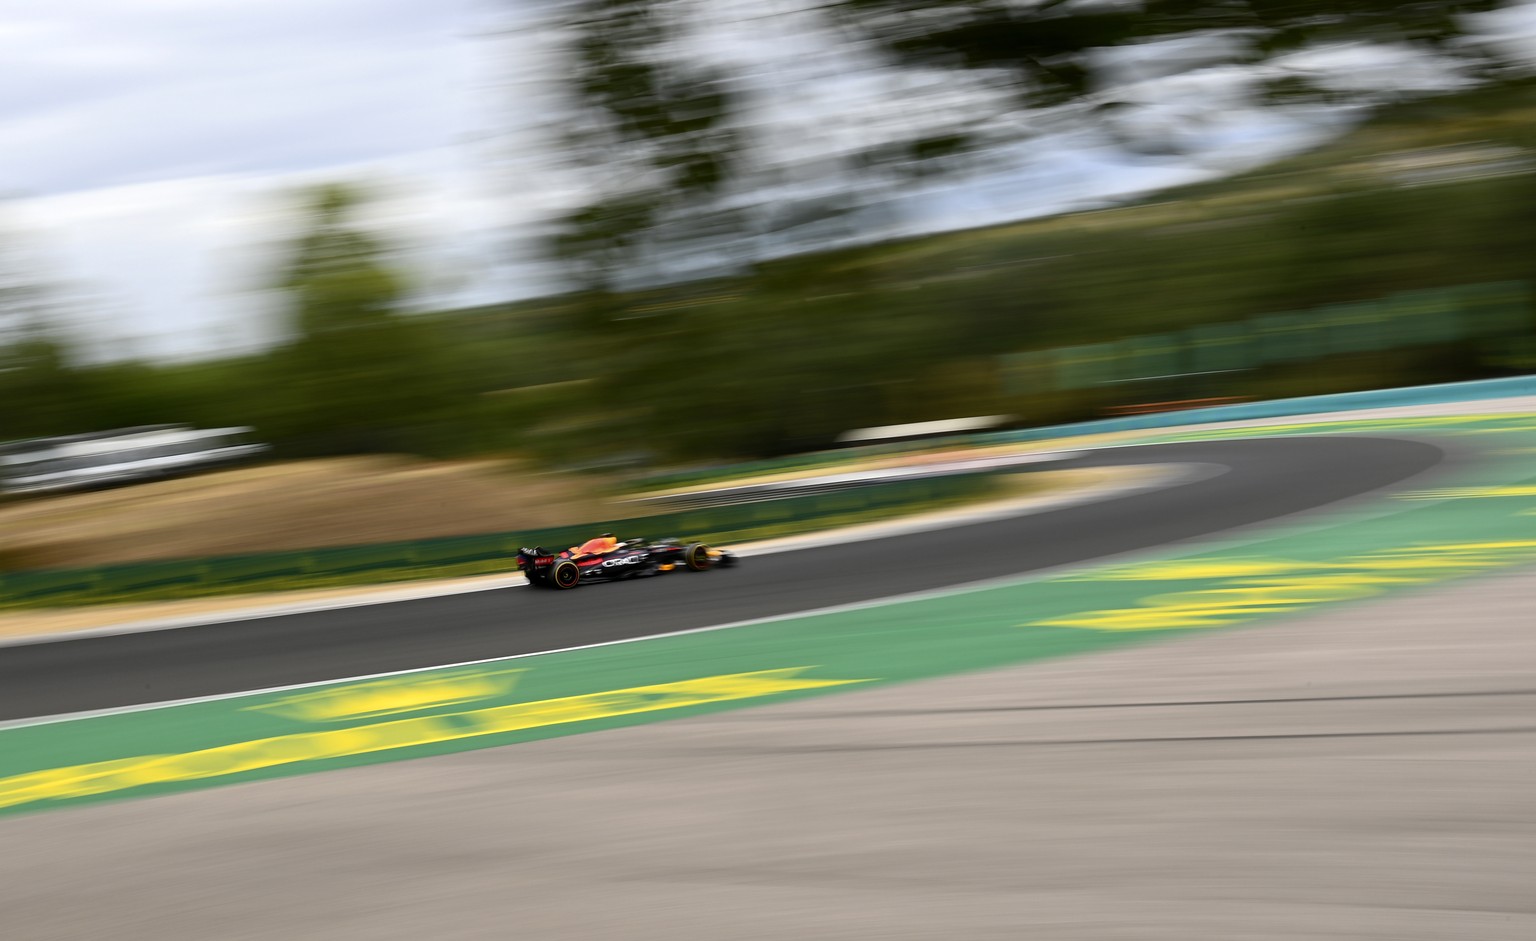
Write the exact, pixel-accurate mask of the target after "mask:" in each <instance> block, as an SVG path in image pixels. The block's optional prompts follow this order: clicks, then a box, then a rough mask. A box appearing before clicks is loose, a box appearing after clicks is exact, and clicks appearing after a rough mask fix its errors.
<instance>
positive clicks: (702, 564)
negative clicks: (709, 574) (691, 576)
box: [683, 542, 715, 572]
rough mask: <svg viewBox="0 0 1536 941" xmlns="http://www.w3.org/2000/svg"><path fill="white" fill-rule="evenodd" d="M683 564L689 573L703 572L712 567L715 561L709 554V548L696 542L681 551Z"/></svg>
mask: <svg viewBox="0 0 1536 941" xmlns="http://www.w3.org/2000/svg"><path fill="white" fill-rule="evenodd" d="M683 564H684V565H686V566H688V571H690V572H703V571H707V570H708V569H709V568H710V567H711V566H712V565H714V564H715V560H714V558H713V557H712V556H710V554H709V546H706V545H704V543H702V542H696V543H694V544H692V545H690V546H689V547H688V548H687V549H684V550H683Z"/></svg>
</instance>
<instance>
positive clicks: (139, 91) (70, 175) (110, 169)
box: [0, 0, 1536, 359]
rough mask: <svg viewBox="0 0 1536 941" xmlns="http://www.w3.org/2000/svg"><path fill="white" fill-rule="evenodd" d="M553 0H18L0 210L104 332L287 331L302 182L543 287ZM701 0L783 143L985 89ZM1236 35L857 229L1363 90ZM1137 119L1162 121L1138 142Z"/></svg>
mask: <svg viewBox="0 0 1536 941" xmlns="http://www.w3.org/2000/svg"><path fill="white" fill-rule="evenodd" d="M540 2H541V0H510V2H500V3H498V2H496V0H435V2H430V3H424V2H421V0H260V2H253V0H131V2H125V0H48V2H43V0H6V3H5V5H4V10H3V12H0V61H4V62H5V63H6V67H7V81H6V82H5V83H4V84H3V85H0V195H3V196H8V197H9V201H8V203H6V204H0V228H3V229H4V230H8V231H13V232H15V231H19V232H20V233H22V235H23V236H24V237H25V239H26V240H27V242H28V248H29V251H30V253H31V254H32V255H33V256H34V257H36V258H37V259H39V261H38V269H39V272H40V276H45V277H47V278H48V279H50V280H54V281H57V282H59V283H61V284H63V285H65V286H66V287H67V289H68V291H69V292H70V293H71V294H73V295H75V296H77V297H78V298H80V300H81V301H82V303H81V304H79V305H78V309H79V310H80V311H81V313H80V314H79V315H78V318H79V319H77V320H76V322H74V323H73V324H72V325H71V326H72V328H73V329H74V330H75V331H76V332H77V333H78V334H79V335H80V336H82V337H85V338H87V339H88V343H87V354H88V355H90V356H91V357H92V358H98V359H108V358H119V357H125V356H153V357H157V358H178V357H197V356H206V355H210V354H213V353H219V352H230V351H238V350H244V349H254V348H258V347H260V346H262V345H264V344H268V343H270V342H273V341H274V340H275V339H277V338H278V336H279V335H280V333H279V326H278V322H277V321H276V320H275V318H274V317H273V316H272V313H273V310H274V304H275V298H274V297H273V295H272V294H271V293H270V292H263V291H261V290H259V288H260V287H261V285H262V284H263V283H264V282H265V281H266V280H267V279H268V278H269V277H270V271H271V268H272V266H273V265H274V263H275V261H274V257H275V256H274V246H275V245H277V244H279V243H280V241H281V240H282V239H283V238H284V237H285V236H287V235H288V234H290V228H291V224H292V218H293V217H292V212H291V209H292V202H291V194H292V193H293V192H294V191H295V189H296V188H297V187H299V186H302V185H304V184H306V183H313V182H321V181H328V180H355V181H361V182H363V183H365V184H367V185H368V186H369V187H370V188H371V189H372V190H373V192H374V193H375V194H376V195H377V196H378V197H379V202H378V204H377V206H378V209H377V212H378V213H379V214H380V218H381V219H382V220H383V221H384V222H386V223H387V225H388V228H389V229H390V230H391V231H393V232H397V233H399V234H400V235H401V236H402V237H403V238H405V239H406V240H407V241H408V242H409V243H410V247H411V249H412V250H411V252H410V253H409V255H408V256H407V257H408V258H409V259H410V263H411V265H412V266H413V274H414V276H415V281H416V283H417V285H418V288H419V289H420V295H421V297H422V298H423V300H424V302H427V301H429V302H431V303H439V304H442V303H476V302H486V301H492V300H498V299H505V298H510V297H516V296H531V295H535V294H538V293H541V292H544V291H547V290H549V289H550V288H551V287H552V286H553V285H554V282H553V281H552V279H551V274H550V272H549V271H548V270H547V269H546V268H545V267H544V266H542V265H540V264H539V263H538V262H537V261H536V259H535V256H534V252H533V249H532V244H533V243H532V233H533V231H534V229H533V227H534V225H535V224H536V223H537V222H538V221H539V220H540V219H542V218H545V217H547V216H548V215H549V214H550V213H553V212H555V211H558V210H559V209H560V208H562V207H565V206H569V205H572V204H573V203H574V202H575V201H576V200H578V199H579V198H580V194H581V189H580V187H579V185H577V184H576V183H575V182H573V180H572V179H571V178H570V177H569V175H568V174H565V173H564V172H562V170H561V168H560V167H559V164H558V161H556V160H553V159H551V157H550V154H549V153H548V152H547V146H546V145H547V138H546V137H544V136H542V135H543V130H542V129H543V127H544V125H545V124H547V119H548V117H549V114H550V111H549V108H550V102H549V100H548V97H547V96H548V93H549V91H550V89H551V88H552V87H553V86H551V84H550V83H551V80H552V79H553V80H555V81H558V77H559V66H558V62H556V61H555V60H553V59H552V58H551V57H550V53H549V49H548V48H547V47H546V46H545V45H543V44H541V43H540V42H538V41H537V40H536V38H535V36H536V34H534V33H533V32H531V31H528V30H527V29H526V28H525V27H526V25H527V22H528V17H529V16H531V15H532V14H534V13H536V12H537V11H538V10H539V9H540V7H539V3H540ZM709 3H710V5H711V8H712V9H713V10H714V15H712V16H710V17H708V18H707V20H706V25H705V26H703V27H701V28H700V29H699V31H698V32H697V33H696V34H695V35H694V36H693V37H692V38H691V42H692V43H693V49H692V54H694V55H696V56H697V57H698V58H699V60H700V61H714V62H719V63H722V64H725V65H728V66H730V67H731V68H733V69H736V70H738V71H739V73H740V74H741V76H742V80H743V81H744V82H745V83H747V85H748V87H750V88H752V89H754V90H755V92H756V100H757V101H758V102H759V105H758V106H757V111H756V113H755V116H754V124H755V126H756V127H757V129H758V131H759V132H760V134H761V135H762V138H763V139H764V140H766V141H770V142H779V143H778V144H776V146H778V147H779V148H780V149H781V153H780V156H781V157H782V159H783V160H784V161H786V162H790V163H793V162H794V161H797V160H805V159H808V158H809V157H814V156H815V153H816V152H817V148H821V149H823V150H836V149H838V148H839V147H845V146H848V145H849V143H850V140H849V136H850V135H852V136H853V137H860V136H866V137H867V136H869V135H876V136H878V135H879V134H882V133H886V132H887V131H888V130H889V125H890V122H892V121H902V120H905V121H910V120H911V119H912V115H913V114H914V113H920V112H923V111H924V109H927V111H928V112H929V113H933V114H942V113H944V112H945V111H946V110H947V109H952V108H955V107H964V106H965V105H966V103H967V102H977V101H981V100H982V98H984V96H985V92H984V91H980V90H972V91H963V92H960V93H957V92H955V91H954V90H953V89H952V88H950V87H948V86H946V85H943V84H940V83H937V82H933V81H925V80H924V79H923V77H922V76H917V77H915V78H913V77H910V76H909V77H908V78H907V79H904V80H902V81H896V80H894V79H893V78H892V77H891V75H890V74H889V73H886V72H883V71H882V70H881V69H880V68H879V67H878V64H877V63H874V62H872V61H870V60H869V59H868V58H867V57H866V56H864V55H863V54H862V53H860V52H859V51H858V50H853V51H850V50H848V49H847V48H846V47H844V46H840V45H839V44H838V43H837V42H836V41H835V40H834V38H833V37H832V35H831V33H830V32H828V31H826V30H823V29H820V28H818V26H817V24H816V23H815V21H814V17H815V14H813V13H810V12H808V11H806V10H804V9H803V8H802V7H801V6H800V5H799V2H798V0H772V3H771V4H769V3H768V0H750V2H749V0H709ZM765 4H767V5H766V6H765ZM770 8H771V9H772V10H773V11H774V12H776V13H777V14H778V15H776V16H773V17H765V16H764V15H763V12H764V10H767V9H770ZM1533 13H1536V4H1533V3H1521V4H1517V5H1515V6H1512V7H1511V8H1510V9H1507V10H1504V11H1502V12H1501V13H1499V14H1496V15H1493V16H1490V17H1488V18H1487V19H1486V21H1485V22H1483V23H1481V24H1480V28H1482V29H1484V31H1485V32H1487V33H1489V34H1491V35H1494V36H1496V37H1498V38H1499V40H1500V41H1501V43H1503V45H1504V46H1505V47H1506V48H1505V51H1506V52H1508V53H1510V54H1512V55H1515V56H1517V57H1524V58H1525V59H1526V60H1527V61H1531V60H1533V59H1536V56H1533V54H1532V50H1533V49H1536V41H1533V40H1536V16H1533V15H1532V14H1533ZM1242 42H1243V40H1242V38H1241V37H1234V36H1230V35H1219V34H1206V35H1201V36H1195V37H1188V38H1184V39H1180V40H1176V41H1174V42H1173V43H1163V44H1158V45H1153V44H1143V45H1139V46H1136V47H1132V48H1122V49H1117V50H1108V51H1105V52H1104V53H1103V54H1102V55H1101V56H1099V57H1097V60H1096V63H1095V64H1096V67H1097V68H1099V69H1100V70H1101V72H1102V74H1103V75H1104V76H1105V81H1106V83H1107V84H1110V85H1113V86H1114V87H1115V88H1116V89H1117V90H1118V91H1117V93H1118V94H1120V95H1121V97H1122V98H1123V99H1124V100H1125V101H1127V102H1129V103H1130V104H1131V105H1132V107H1129V108H1127V109H1125V110H1124V112H1123V115H1122V117H1121V118H1120V119H1119V121H1120V122H1121V126H1119V127H1108V126H1102V125H1093V126H1090V125H1082V124H1078V125H1068V126H1062V127H1059V128H1055V129H1051V130H1048V131H1046V132H1045V133H1043V134H1042V135H1040V136H1037V137H1036V138H1035V139H1034V140H1033V141H1032V142H1031V143H1029V144H1028V145H1013V146H1004V147H1001V148H999V149H998V150H997V151H996V152H994V153H992V154H990V155H989V159H988V161H986V163H985V165H984V166H981V167H978V168H976V169H975V170H973V171H972V172H970V173H968V174H966V175H964V176H961V177H958V178H955V179H949V180H941V181H936V182H933V183H931V184H928V185H925V186H922V187H915V188H913V189H912V190H911V191H910V192H909V193H908V194H907V195H905V196H904V197H903V198H902V200H901V201H900V205H898V206H896V207H894V208H895V209H896V210H897V211H895V212H891V213H887V214H885V215H883V216H882V217H880V221H878V222H876V221H874V220H871V222H870V227H871V231H872V232H873V234H876V235H882V236H890V235H908V234H915V233H917V232H921V231H935V230H941V229H948V228H961V227H966V226H970V225H983V224H989V223H993V222H999V221H1004V220H1006V219H1009V218H1021V217H1024V216H1028V215H1037V214H1041V213H1047V212H1056V211H1062V210H1063V209H1068V208H1074V207H1080V206H1091V205H1095V204H1102V203H1103V202H1104V201H1107V200H1111V199H1114V198H1116V197H1118V196H1121V195H1125V194H1130V193H1137V192H1143V191H1146V190H1148V189H1154V188H1158V187H1162V186H1168V185H1174V184H1178V183H1184V182H1190V181H1193V180H1196V179H1204V178H1209V177H1210V176H1214V175H1221V174H1223V173H1230V172H1233V171H1235V170H1239V169H1243V168H1245V167H1248V166H1252V165H1254V164H1255V163H1259V162H1263V161H1265V160H1270V159H1274V158H1275V157H1277V156H1280V155H1283V154H1285V153H1289V152H1293V151H1295V150H1298V149H1301V148H1304V147H1308V146H1312V145H1315V144H1316V143H1318V142H1320V141H1321V140H1324V139H1326V138H1327V137H1328V136H1330V135H1332V134H1335V133H1338V132H1339V131H1340V130H1342V129H1343V128H1345V127H1347V126H1348V125H1349V122H1350V121H1352V120H1354V119H1355V118H1356V117H1358V110H1357V109H1356V110H1351V109H1328V110H1319V109H1316V108H1312V109H1307V108H1292V109H1273V108H1260V107H1257V105H1256V102H1255V100H1254V93H1255V88H1256V81H1257V79H1258V78H1259V77H1261V75H1260V73H1259V72H1258V71H1256V70H1255V69H1253V68H1251V67H1236V66H1233V65H1230V64H1227V63H1228V62H1229V60H1230V58H1231V56H1232V54H1233V52H1234V50H1235V49H1239V48H1240V47H1241V43H1242ZM1266 68H1269V69H1271V70H1273V69H1281V70H1290V71H1292V72H1295V73H1299V74H1307V75H1312V76H1314V77H1319V78H1320V80H1321V81H1324V82H1325V83H1332V84H1334V85H1335V86H1337V87H1342V88H1348V89H1371V88H1404V87H1416V88H1423V89H1425V90H1433V89H1444V88H1452V87H1456V86H1457V85H1458V84H1459V83H1460V82H1461V81H1462V80H1461V78H1460V76H1459V75H1457V74H1456V72H1455V70H1454V69H1448V68H1447V67H1446V66H1445V65H1444V64H1443V63H1439V62H1436V61H1433V60H1431V59H1429V58H1427V57H1425V56H1423V55H1421V54H1419V53H1417V52H1415V51H1413V50H1411V49H1407V48H1404V47H1373V48H1364V47H1330V48H1325V49H1315V50H1309V51H1306V52H1303V53H1299V54H1297V55H1295V56H1293V57H1291V58H1290V59H1289V60H1286V61H1282V62H1278V63H1271V64H1269V65H1268V66H1266ZM512 90H515V92H516V93H513V91H512ZM968 96H969V97H968ZM1033 119H1034V118H1033V116H1031V115H1029V114H1020V115H1012V116H1008V117H1007V118H1006V119H1005V120H1009V121H1016V122H1019V123H1024V124H1027V123H1028V122H1030V121H1031V120H1033ZM1001 130H1003V131H1006V130H1008V129H1007V128H1003V129H1001ZM1127 138H1134V139H1136V140H1137V141H1139V142H1140V143H1141V144H1143V145H1146V144H1148V143H1149V142H1150V143H1151V144H1152V145H1153V146H1141V147H1138V148H1129V149H1128V148H1127V147H1126V146H1125V143H1126V140H1127ZM854 142H855V143H856V141H854ZM806 185H811V186H814V185H815V184H806ZM801 195H804V194H801ZM877 226H879V227H882V228H880V229H879V230H878V231H874V229H875V227H877ZM835 239H836V236H830V237H829V240H831V241H835ZM769 249H770V250H772V249H773V246H769ZM778 249H779V250H786V249H785V246H778Z"/></svg>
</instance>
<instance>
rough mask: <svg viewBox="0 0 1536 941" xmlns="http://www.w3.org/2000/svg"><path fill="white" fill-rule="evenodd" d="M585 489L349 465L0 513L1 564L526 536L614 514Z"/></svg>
mask: <svg viewBox="0 0 1536 941" xmlns="http://www.w3.org/2000/svg"><path fill="white" fill-rule="evenodd" d="M598 489H599V488H598V486H597V485H596V484H594V483H592V482H587V481H579V480H573V479H571V478H566V477H557V476H551V475H543V474H535V473H531V472H528V471H526V470H522V469H520V468H518V467H516V466H514V465H510V464H507V463H503V462H493V461H477V462H435V461H425V460H419V459H414V458H405V457H351V458H335V459H329V460H316V461H296V462H290V463H281V464H269V465H263V466H259V467H244V468H239V469H234V470H227V471H221V472H218V473H212V474H205V475H202V476H198V477H189V478H185V479H181V480H167V481H160V482H156V483H149V484H141V485H139V486H134V487H124V488H119V489H115V490H104V491H100V492H96V493H83V494H70V495H61V496H56V497H49V498H46V499H35V500H27V501H22V502H18V503H14V504H9V505H4V506H0V534H3V546H0V548H3V555H4V558H5V560H6V561H7V562H8V563H9V565H10V566H12V567H23V566H24V567H27V568H41V567H61V566H84V565H103V564H111V563H115V562H139V561H145V560H150V559H171V558H186V557H189V556H207V555H228V554H237V553H249V552H276V551H283V550H289V549H305V548H311V547H315V546H336V545H354V544H358V543H372V542H389V541H395V540H406V539H429V538H432V537H437V536H457V535H465V534H471V533H487V532H499V531H511V530H518V529H533V528H539V527H544V526H559V525H563V524H567V523H579V522H582V521H584V520H602V519H612V518H613V517H615V516H619V515H623V511H621V510H619V509H617V508H616V507H614V506H612V505H610V504H608V503H607V502H605V501H603V500H601V499H598V498H596V497H594V496H592V494H593V493H594V492H596V491H597V490H598Z"/></svg>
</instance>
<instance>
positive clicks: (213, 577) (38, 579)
mask: <svg viewBox="0 0 1536 941" xmlns="http://www.w3.org/2000/svg"><path fill="white" fill-rule="evenodd" d="M995 473H1000V472H994V473H989V474H970V475H964V476H950V477H931V478H921V479H916V480H905V481H893V482H889V483H881V484H874V485H870V486H866V487H860V488H857V489H850V490H840V491H833V492H828V493H817V494H806V495H803V496H798V497H787V498H784V499H779V500H768V501H763V502H759V503H747V504H734V505H730V506H718V507H705V508H698V509H690V510H680V511H676V512H671V513H663V514H659V515H654V516H642V517H633V518H628V519H621V520H603V521H597V522H591V523H582V524H578V525H572V526H559V527H554V528H549V529H537V530H526V531H520V532H505V533H485V534H479V535H469V536H455V537H447V538H439V539H422V540H414V541H410V542H393V543H379V544H373V545H364V546H337V547H325V548H316V549H305V550H299V551H293V552H269V553H261V554H252V555H233V556H214V557H209V558H200V559H173V560H168V561H164V562H141V563H131V564H122V565H102V566H95V567H91V568H78V569H55V570H34V571H18V572H6V573H0V606H6V605H11V606H37V605H47V604H95V603H103V602H110V601H127V600H136V599H145V598H168V597H196V596H199V595H213V594H228V593H231V592H237V591H262V590H272V589H277V588H281V589H294V588H319V587H326V586H329V585H343V584H357V583H359V582H360V581H379V582H383V581H400V580H406V579H412V578H425V577H446V576H463V575H479V574H492V573H496V572H508V571H511V570H513V569H514V568H515V562H514V559H515V556H516V554H517V550H518V548H519V547H521V546H535V545H542V546H545V547H548V548H556V549H563V548H565V547H568V546H572V545H576V544H578V543H580V542H582V541H584V540H586V539H589V538H591V537H592V536H593V535H595V534H597V533H599V532H613V533H616V534H618V535H620V536H621V537H624V538H636V537H644V538H651V539H659V538H666V537H676V538H679V539H711V540H717V539H726V538H730V537H732V536H733V535H737V534H750V533H762V532H764V531H794V530H795V529H797V528H798V529H801V530H802V531H803V529H807V528H815V524H816V523H818V522H819V521H822V522H824V521H834V520H837V519H839V518H843V517H848V516H852V515H856V514H861V513H868V512H870V511H877V510H891V509H898V508H902V507H907V506H912V505H918V504H925V503H934V502H939V501H945V500H952V499H962V498H966V497H970V496H976V495H979V494H981V493H983V492H985V490H986V489H987V488H988V487H990V486H991V478H992V477H993V476H995Z"/></svg>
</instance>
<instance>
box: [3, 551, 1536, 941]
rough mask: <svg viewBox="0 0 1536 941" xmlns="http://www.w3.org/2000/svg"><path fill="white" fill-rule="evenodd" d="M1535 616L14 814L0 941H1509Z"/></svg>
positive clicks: (1465, 616)
mask: <svg viewBox="0 0 1536 941" xmlns="http://www.w3.org/2000/svg"><path fill="white" fill-rule="evenodd" d="M1533 596H1536V572H1533V571H1531V570H1529V569H1526V570H1515V571H1506V572H1504V573H1502V574H1496V575H1487V576H1482V577H1479V578H1476V579H1473V580H1470V581H1465V582H1460V583H1457V584H1455V585H1453V586H1450V587H1440V588H1435V589H1433V590H1425V591H1407V592H1403V593H1400V594H1396V595H1393V596H1390V597H1389V598H1387V599H1385V600H1380V601H1376V602H1373V603H1368V604H1356V605H1346V606H1342V607H1336V608H1333V609H1330V610H1327V611H1325V612H1322V613H1319V614H1316V615H1313V616H1307V617H1298V618H1293V619H1288V620H1280V621H1273V622H1270V623H1269V624H1267V625H1263V626H1258V627H1254V628H1251V629H1228V630H1223V631H1217V632H1211V633H1202V632H1200V631H1192V632H1190V633H1189V634H1188V635H1187V636H1185V637H1183V638H1182V639H1179V640H1175V641H1171V642H1165V643H1160V644H1153V645H1147V646H1136V647H1130V648H1121V649H1119V650H1115V651H1111V652H1108V653H1102V654H1096V655H1093V656H1088V657H1079V658H1071V659H1062V660H1055V661H1044V662H1039V663H1035V664H1032V665H1028V666H1023V667H1014V668H1009V669H1001V670H993V671H988V672H983V673H971V674H965V675H958V676H951V677H947V678H942V679H937V680H929V681H923V682H917V683H910V684H902V685H894V686H887V687H882V688H873V689H869V690H865V691H856V692H850V693H846V694H843V695H839V696H835V697H822V698H816V699H810V700H803V701H799V702H794V703H789V704H783V705H776V706H770V707H765V708H760V709H747V710H741V711H733V712H726V713H720V714H713V715H708V716H704V717H699V718H692V719H685V720H680V721H675V722H666V723H660V724H656V725H648V726H644V727H639V728H632V729H625V730H618V731H611V732H599V733H594V734H590V735H581V736H574V737H569V738H560V739H553V740H549V741H543V742H535V743H529V744H522V745H517V746H512V747H507V748H497V749H487V750H482V751H472V752H466V753H461V754H455V755H448V756H442V757H436V758H427V759H420V760H416V761H408V762H400V763H393V764H385V765H377V766H372V767H362V768H354V769H348V770H343V771H337V772H332V773H326V774H317V775H309V776H304V777H298V778H290V779H283V780H275V781H266V782H259V783H254V784H245V785H239V786H233V787H227V788H221V789H215V790H209V791H200V792H195V793H189V794H181V795H174V796H168V797H161V798H154V799H147V800H136V801H126V802H119V803H111V804H104V805H97V806H90V807H84V808H79V809H73V810H63V811H57V812H52V813H45V814H37V815H31V816H20V817H14V818H9V819H5V820H0V845H3V846H4V847H5V850H6V852H5V853H4V854H0V936H3V937H4V938H6V939H7V941H22V939H25V941H34V939H65V938H69V939H73V938H84V937H113V938H115V939H155V941H169V939H204V938H212V937H217V938H226V939H253V938H285V939H299V938H316V939H319V938H325V939H333V938H341V937H366V938H370V939H394V938H400V939H405V938H410V939H413V941H414V939H417V938H422V937H429V938H434V939H471V938H474V939H478V938H492V937H533V938H562V939H563V938H571V939H591V938H598V939H603V938H613V939H667V941H686V939H716V938H744V939H758V938H762V939H769V938H772V939H779V938H782V937H786V936H788V937H805V938H881V939H887V938H888V939H925V941H926V939H933V938H965V939H973V938H974V939H983V938H997V939H1005V938H1006V939H1015V938H1023V937H1029V938H1051V939H1069V941H1070V939H1082V941H1119V939H1137V941H1142V939H1168V941H1190V939H1204V938H1210V939H1222V941H1235V939H1244V941H1260V939H1264V941H1267V939H1277V941H1278V939H1282V938H1283V939H1298V938H1303V939H1336V938H1337V939H1342V938H1351V939H1362V938H1364V939H1382V941H1388V939H1390V941H1417V939H1423V941H1431V939H1433V941H1445V939H1456V941H1484V939H1489V941H1492V939H1509V941H1515V939H1522V941H1524V939H1529V938H1532V937H1536V892H1533V886H1536V787H1533V786H1532V783H1531V782H1532V781H1533V780H1536V711H1533V708H1532V707H1533V706H1536V618H1533V617H1532V610H1533V606H1532V603H1531V599H1532V598H1533Z"/></svg>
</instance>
